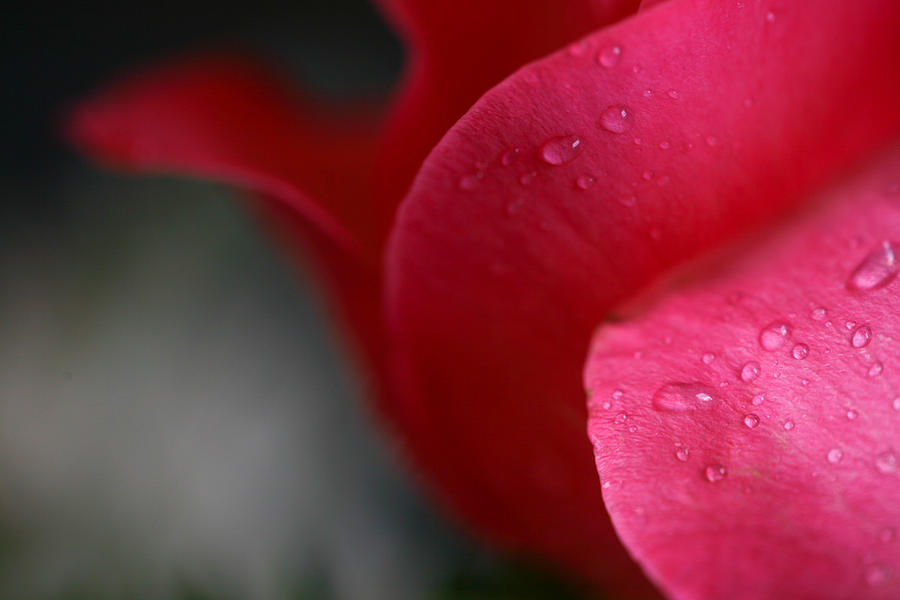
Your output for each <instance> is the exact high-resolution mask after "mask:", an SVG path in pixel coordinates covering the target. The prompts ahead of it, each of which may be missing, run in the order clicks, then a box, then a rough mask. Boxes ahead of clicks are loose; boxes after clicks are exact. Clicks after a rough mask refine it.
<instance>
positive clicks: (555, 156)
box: [541, 135, 584, 166]
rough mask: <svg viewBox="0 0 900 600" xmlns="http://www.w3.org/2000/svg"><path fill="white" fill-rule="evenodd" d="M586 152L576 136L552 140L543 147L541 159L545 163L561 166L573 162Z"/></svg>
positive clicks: (564, 136)
mask: <svg viewBox="0 0 900 600" xmlns="http://www.w3.org/2000/svg"><path fill="white" fill-rule="evenodd" d="M582 150H584V145H583V144H582V143H581V140H580V139H578V137H576V136H574V135H561V136H559V137H555V138H550V139H549V140H547V141H546V142H544V145H543V146H542V147H541V158H542V159H543V160H544V162H545V163H547V164H550V165H553V166H559V165H564V164H566V163H569V162H572V161H573V160H575V158H577V157H578V155H579V154H581V151H582Z"/></svg>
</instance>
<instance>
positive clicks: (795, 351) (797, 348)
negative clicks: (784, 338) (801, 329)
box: [791, 344, 809, 360]
mask: <svg viewBox="0 0 900 600" xmlns="http://www.w3.org/2000/svg"><path fill="white" fill-rule="evenodd" d="M791 356H793V357H794V358H796V359H797V360H804V359H805V358H806V357H807V356H809V346H807V345H806V344H796V345H794V347H793V348H791Z"/></svg>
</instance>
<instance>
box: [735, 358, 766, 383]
mask: <svg viewBox="0 0 900 600" xmlns="http://www.w3.org/2000/svg"><path fill="white" fill-rule="evenodd" d="M760 371H761V368H760V366H759V363H758V362H756V361H755V360H751V361H749V362H746V363H744V366H742V367H741V373H740V377H741V381H743V382H744V383H750V382H751V381H753V380H755V379H756V378H757V377H759V374H760Z"/></svg>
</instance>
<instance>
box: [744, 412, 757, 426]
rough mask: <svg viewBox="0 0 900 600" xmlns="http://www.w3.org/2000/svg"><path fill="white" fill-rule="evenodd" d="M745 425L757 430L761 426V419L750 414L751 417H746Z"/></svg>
mask: <svg viewBox="0 0 900 600" xmlns="http://www.w3.org/2000/svg"><path fill="white" fill-rule="evenodd" d="M744 425H746V426H747V427H748V428H750V429H756V427H757V426H759V417H757V416H756V415H754V414H753V413H750V414H749V415H744Z"/></svg>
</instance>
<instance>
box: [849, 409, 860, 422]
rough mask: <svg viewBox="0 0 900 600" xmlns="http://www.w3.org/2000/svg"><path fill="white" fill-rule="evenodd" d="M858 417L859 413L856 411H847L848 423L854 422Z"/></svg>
mask: <svg viewBox="0 0 900 600" xmlns="http://www.w3.org/2000/svg"><path fill="white" fill-rule="evenodd" d="M858 416H859V411H858V410H856V409H853V408H851V409H850V410H848V411H847V420H848V421H855V420H856V417H858Z"/></svg>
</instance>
